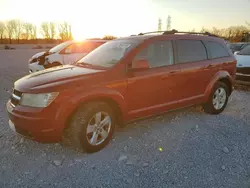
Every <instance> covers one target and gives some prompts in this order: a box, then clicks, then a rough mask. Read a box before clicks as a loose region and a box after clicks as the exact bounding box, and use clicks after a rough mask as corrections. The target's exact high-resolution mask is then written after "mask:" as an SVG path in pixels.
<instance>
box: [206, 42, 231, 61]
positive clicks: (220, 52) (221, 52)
mask: <svg viewBox="0 0 250 188" xmlns="http://www.w3.org/2000/svg"><path fill="white" fill-rule="evenodd" d="M205 44H206V47H207V49H208V51H209V53H210V58H211V59H216V58H221V57H228V56H229V55H230V54H229V53H228V50H227V49H226V48H225V47H224V46H223V45H221V44H220V43H218V42H211V41H205Z"/></svg>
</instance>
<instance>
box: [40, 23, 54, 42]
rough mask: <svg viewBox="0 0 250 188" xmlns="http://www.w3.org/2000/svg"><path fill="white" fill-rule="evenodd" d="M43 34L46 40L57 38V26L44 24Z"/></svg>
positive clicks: (42, 27) (42, 26)
mask: <svg viewBox="0 0 250 188" xmlns="http://www.w3.org/2000/svg"><path fill="white" fill-rule="evenodd" d="M41 34H42V35H43V37H44V38H45V39H54V38H55V36H56V24H55V23H53V22H43V23H42V24H41Z"/></svg>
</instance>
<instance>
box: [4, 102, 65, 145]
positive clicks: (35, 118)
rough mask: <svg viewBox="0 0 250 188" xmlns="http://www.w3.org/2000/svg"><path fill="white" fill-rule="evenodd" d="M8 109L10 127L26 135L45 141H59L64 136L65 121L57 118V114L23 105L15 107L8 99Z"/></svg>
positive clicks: (29, 137)
mask: <svg viewBox="0 0 250 188" xmlns="http://www.w3.org/2000/svg"><path fill="white" fill-rule="evenodd" d="M6 107H7V111H8V116H9V126H10V128H11V129H12V130H13V131H14V132H16V133H18V134H20V135H23V136H24V137H26V138H28V139H31V140H34V141H38V142H45V143H54V142H59V141H60V140H61V137H62V130H63V127H64V122H63V120H62V121H58V120H56V119H55V116H56V115H55V114H53V113H50V115H49V113H47V112H44V111H43V110H42V109H39V108H30V107H23V106H16V107H13V105H12V104H11V102H10V101H8V103H7V105H6Z"/></svg>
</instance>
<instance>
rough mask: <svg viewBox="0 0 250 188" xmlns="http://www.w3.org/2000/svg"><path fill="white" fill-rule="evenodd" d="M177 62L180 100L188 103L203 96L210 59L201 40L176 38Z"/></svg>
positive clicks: (207, 80)
mask: <svg viewBox="0 0 250 188" xmlns="http://www.w3.org/2000/svg"><path fill="white" fill-rule="evenodd" d="M176 55H177V64H179V65H180V69H181V79H182V82H181V83H182V85H183V87H182V93H181V94H182V97H181V98H182V99H181V101H180V102H182V103H186V104H185V105H189V104H192V103H193V100H199V99H201V97H202V96H203V94H204V92H205V89H206V86H207V84H208V82H209V79H208V77H210V76H209V74H210V72H208V71H205V70H206V69H207V68H208V66H209V63H210V61H209V60H208V56H207V51H206V48H205V45H204V43H203V42H202V41H201V40H193V39H179V40H176Z"/></svg>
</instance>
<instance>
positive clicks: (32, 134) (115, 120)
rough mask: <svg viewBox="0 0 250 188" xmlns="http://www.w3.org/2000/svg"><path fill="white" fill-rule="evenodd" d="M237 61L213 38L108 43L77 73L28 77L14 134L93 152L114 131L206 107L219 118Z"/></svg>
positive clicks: (12, 115) (69, 69)
mask: <svg viewBox="0 0 250 188" xmlns="http://www.w3.org/2000/svg"><path fill="white" fill-rule="evenodd" d="M235 73H236V60H235V58H234V56H233V54H232V52H231V51H230V50H229V49H228V48H227V46H226V43H225V42H224V40H223V39H220V38H219V37H216V36H212V35H210V34H209V33H185V32H178V31H176V30H173V31H167V32H163V33H161V34H149V33H146V34H145V33H141V34H139V35H138V36H130V37H126V38H120V39H117V40H112V41H109V42H107V43H105V44H103V45H102V46H100V47H98V48H97V49H95V50H94V51H92V52H90V53H89V54H88V55H87V56H85V57H83V58H82V59H81V60H79V61H78V62H77V63H76V64H75V65H65V66H59V67H54V68H50V69H47V70H43V71H39V72H37V73H33V74H30V75H27V76H25V77H23V78H21V79H20V80H18V81H16V82H15V84H14V89H13V94H12V96H11V99H10V100H9V101H8V103H7V110H8V114H9V119H10V120H9V126H10V127H11V128H12V129H13V130H14V131H16V132H17V133H20V134H22V135H24V136H26V137H28V138H30V139H33V140H36V141H43V142H44V141H49V142H58V141H60V140H61V139H66V140H70V141H71V143H73V144H74V145H75V146H80V147H81V148H82V149H84V150H85V151H87V152H96V151H98V150H100V149H102V148H103V147H105V145H107V144H108V142H109V141H110V139H111V138H112V135H113V132H114V128H115V125H122V124H124V123H127V122H129V121H132V120H135V119H137V118H141V117H147V116H151V115H154V114H158V113H162V112H167V111H170V110H173V109H178V108H182V107H186V106H190V105H196V104H202V105H203V106H204V110H205V111H206V112H208V113H210V114H219V113H220V112H222V111H223V110H224V108H225V107H226V105H227V101H228V97H229V96H230V94H231V93H232V91H233V83H234V78H235Z"/></svg>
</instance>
